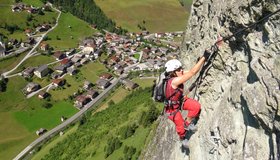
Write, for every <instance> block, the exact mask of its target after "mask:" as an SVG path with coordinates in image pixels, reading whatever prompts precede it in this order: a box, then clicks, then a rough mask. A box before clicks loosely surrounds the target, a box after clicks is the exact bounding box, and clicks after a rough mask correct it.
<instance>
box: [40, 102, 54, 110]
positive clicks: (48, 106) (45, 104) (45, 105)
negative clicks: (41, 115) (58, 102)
mask: <svg viewBox="0 0 280 160" xmlns="http://www.w3.org/2000/svg"><path fill="white" fill-rule="evenodd" d="M42 107H44V108H46V109H49V108H51V107H52V104H51V103H49V102H44V103H43V105H42Z"/></svg>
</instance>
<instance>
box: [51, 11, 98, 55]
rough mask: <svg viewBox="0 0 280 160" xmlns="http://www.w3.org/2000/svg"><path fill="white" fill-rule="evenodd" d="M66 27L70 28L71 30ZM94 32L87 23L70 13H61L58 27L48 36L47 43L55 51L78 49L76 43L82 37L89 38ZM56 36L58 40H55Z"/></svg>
mask: <svg viewBox="0 0 280 160" xmlns="http://www.w3.org/2000/svg"><path fill="white" fill-rule="evenodd" d="M68 26H71V28H69V27H68ZM94 32H96V31H95V30H93V29H92V28H91V27H90V26H89V25H88V23H86V22H84V21H82V20H80V19H78V18H77V17H75V16H73V15H72V14H70V13H62V14H61V17H60V19H59V25H58V26H57V28H55V29H54V30H53V31H52V32H50V33H49V34H48V37H49V38H51V40H48V41H47V43H49V44H50V46H52V47H54V48H55V50H60V49H69V48H74V47H78V43H79V42H80V41H81V40H82V39H83V38H84V37H88V36H91V35H92V34H93V33H94ZM57 36H58V38H60V40H57ZM71 36H72V37H71Z"/></svg>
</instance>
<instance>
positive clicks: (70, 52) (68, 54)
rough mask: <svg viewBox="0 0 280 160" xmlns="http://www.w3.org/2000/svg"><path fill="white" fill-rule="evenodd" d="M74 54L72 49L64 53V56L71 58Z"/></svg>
mask: <svg viewBox="0 0 280 160" xmlns="http://www.w3.org/2000/svg"><path fill="white" fill-rule="evenodd" d="M75 52H76V49H75V48H74V49H70V50H69V51H68V52H66V53H65V54H66V56H71V55H73V54H74V53H75Z"/></svg>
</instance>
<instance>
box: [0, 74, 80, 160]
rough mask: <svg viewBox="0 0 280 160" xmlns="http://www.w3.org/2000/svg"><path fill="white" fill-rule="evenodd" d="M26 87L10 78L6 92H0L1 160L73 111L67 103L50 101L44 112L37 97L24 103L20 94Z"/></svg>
mask: <svg viewBox="0 0 280 160" xmlns="http://www.w3.org/2000/svg"><path fill="white" fill-rule="evenodd" d="M26 84H27V82H26V81H25V80H24V79H23V78H21V77H14V78H10V79H9V83H8V86H7V91H6V92H4V93H0V104H1V107H0V115H1V116H0V126H1V127H0V131H1V132H0V148H1V149H0V155H1V157H6V158H4V159H11V158H13V157H14V156H15V155H16V154H17V153H18V152H19V151H20V150H21V149H23V148H24V147H26V146H27V145H28V144H29V143H31V142H32V141H33V140H34V139H35V138H36V137H37V136H36V134H35V131H36V130H37V129H39V128H41V127H43V128H46V129H51V128H53V127H55V126H56V125H58V124H59V123H60V117H61V116H62V115H63V116H66V117H70V116H72V115H73V114H74V113H76V112H77V109H75V108H74V107H73V105H72V104H71V103H69V102H64V101H60V102H55V101H51V102H50V103H52V104H53V107H51V108H50V109H45V108H43V107H42V104H43V103H45V100H39V99H38V98H37V96H34V97H32V98H30V99H28V100H26V99H25V97H24V95H23V94H22V92H21V89H22V88H24V86H25V85H26ZM11 126H13V127H11ZM4 148H5V150H4Z"/></svg>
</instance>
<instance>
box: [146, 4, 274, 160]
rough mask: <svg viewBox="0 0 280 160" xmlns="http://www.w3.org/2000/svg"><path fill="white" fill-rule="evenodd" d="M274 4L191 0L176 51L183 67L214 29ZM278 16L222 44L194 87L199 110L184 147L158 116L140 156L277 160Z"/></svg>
mask: <svg viewBox="0 0 280 160" xmlns="http://www.w3.org/2000/svg"><path fill="white" fill-rule="evenodd" d="M279 8H280V1H279V0H276V1H269V0H263V1H261V0H253V1H252V0H244V1H236V0H227V1H223V2H221V1H218V0H205V1H201V0H196V1H194V3H193V7H192V14H191V16H190V20H189V25H188V27H187V30H186V36H185V41H184V44H183V46H182V53H181V60H182V61H183V62H184V64H185V67H186V68H191V67H192V66H193V65H194V64H195V61H196V58H197V57H198V56H201V54H202V53H203V51H204V50H205V49H206V48H209V47H210V46H211V45H212V44H213V43H214V42H215V40H216V37H217V34H218V33H219V34H221V35H222V36H224V37H225V36H228V35H231V34H233V33H235V32H236V31H238V30H240V29H242V28H244V27H246V26H248V25H250V24H252V23H253V22H256V21H258V20H259V19H260V18H261V17H264V16H266V15H268V14H269V13H272V12H274V11H276V10H277V9H279ZM279 17H280V13H279V12H278V13H277V14H276V15H274V16H272V17H271V18H269V19H267V20H265V21H263V22H262V23H260V24H258V25H256V26H254V27H253V28H252V29H250V30H247V31H245V32H242V33H241V34H238V35H237V36H236V37H235V38H232V39H230V40H229V41H226V43H224V44H223V46H222V47H221V49H220V51H219V53H218V56H217V57H216V59H215V60H214V61H213V63H212V65H211V68H210V69H209V70H208V72H207V74H205V75H206V76H205V78H204V79H203V81H202V84H201V85H200V87H199V88H198V90H197V92H196V93H197V95H196V98H199V101H200V103H201V104H202V111H201V115H200V119H199V121H198V124H197V126H198V131H197V132H196V133H195V134H194V135H193V136H192V137H191V141H190V152H189V153H182V152H181V150H180V143H179V142H178V137H177V135H176V133H175V129H174V126H173V124H172V123H169V122H168V121H167V120H166V118H165V119H162V121H161V123H160V125H159V128H158V132H157V136H156V137H155V138H154V141H153V142H152V143H151V145H150V146H149V147H148V149H147V150H148V152H146V154H145V157H144V159H176V160H178V159H188V158H189V159H196V160H197V159H256V160H258V159H259V160H262V159H279V148H280V140H279V137H280V132H279V131H280V122H279V121H280V111H279V99H280V92H279V83H280V81H279V80H280V79H279V75H280V69H279V68H280V55H279V53H280V52H279V50H280V41H279V35H280V32H279V31H280V25H279V24H280V21H279ZM193 80H195V78H193ZM190 84H191V83H188V84H187V86H189V85H190ZM190 96H191V95H190Z"/></svg>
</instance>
